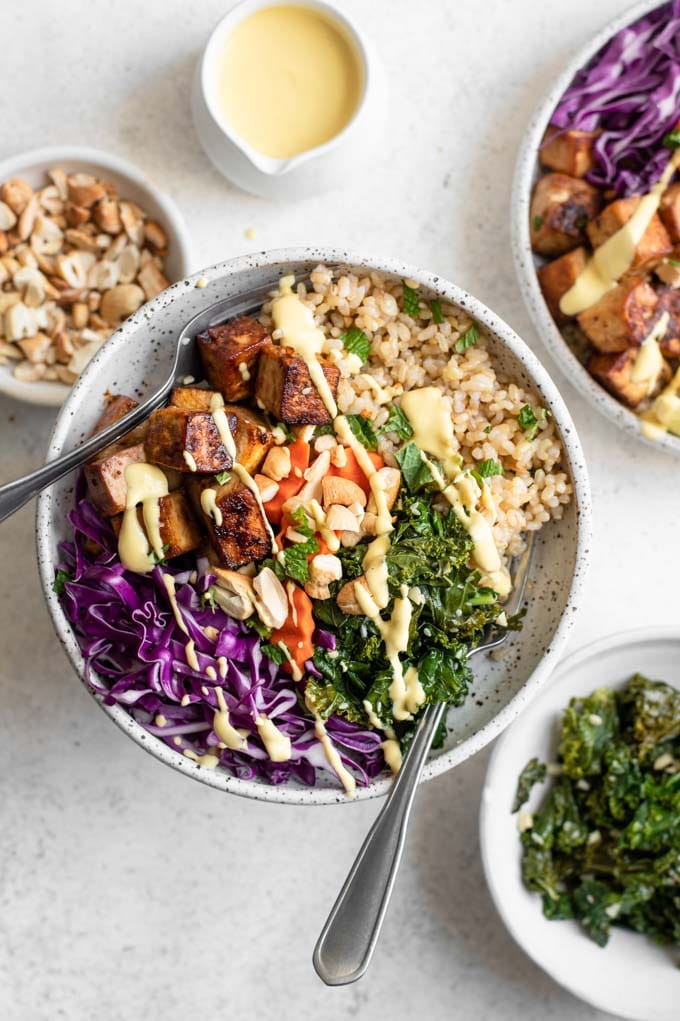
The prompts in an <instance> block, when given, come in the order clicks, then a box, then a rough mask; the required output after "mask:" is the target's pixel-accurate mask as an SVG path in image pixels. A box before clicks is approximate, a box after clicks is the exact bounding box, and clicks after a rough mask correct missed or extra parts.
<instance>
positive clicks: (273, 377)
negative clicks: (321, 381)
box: [255, 344, 340, 425]
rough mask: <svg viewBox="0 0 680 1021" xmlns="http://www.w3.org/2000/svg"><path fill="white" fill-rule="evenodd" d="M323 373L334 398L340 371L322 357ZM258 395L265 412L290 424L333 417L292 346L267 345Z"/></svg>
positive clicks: (322, 421)
mask: <svg viewBox="0 0 680 1021" xmlns="http://www.w3.org/2000/svg"><path fill="white" fill-rule="evenodd" d="M319 362H320V364H321V367H322V369H323V374H324V376H325V377H326V380H327V381H328V385H329V386H330V388H331V392H332V394H333V396H334V397H335V396H336V394H337V392H338V381H339V379H340V370H339V369H338V367H337V365H332V364H331V363H330V362H327V361H325V360H324V359H322V358H320V359H319ZM255 398H256V400H257V402H258V404H259V405H260V407H263V408H264V410H265V411H268V412H269V413H270V414H271V415H273V416H274V418H278V419H280V420H281V421H282V422H286V424H287V425H327V424H328V423H329V422H330V421H331V416H330V414H329V413H328V410H327V409H326V406H325V404H324V403H323V401H322V400H321V397H320V396H319V393H318V391H317V389H316V387H315V386H314V384H313V383H312V380H311V377H310V375H309V369H308V368H307V366H306V365H305V363H304V361H303V359H302V358H300V357H299V355H296V354H295V353H294V352H293V351H292V349H291V348H286V347H277V346H275V345H273V344H272V345H271V347H267V348H264V349H263V351H262V354H261V356H260V363H259V366H258V370H257V382H256V383H255Z"/></svg>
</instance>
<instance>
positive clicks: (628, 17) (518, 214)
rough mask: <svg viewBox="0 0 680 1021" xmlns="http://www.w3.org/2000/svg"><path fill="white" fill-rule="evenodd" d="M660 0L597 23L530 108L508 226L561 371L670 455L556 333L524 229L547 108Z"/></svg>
mask: <svg viewBox="0 0 680 1021" xmlns="http://www.w3.org/2000/svg"><path fill="white" fill-rule="evenodd" d="M661 6H662V4H660V3H659V2H658V0H651V2H650V0H644V2H643V3H639V4H636V5H635V6H634V7H631V8H629V9H628V10H627V11H626V12H625V13H624V14H621V15H619V16H618V17H617V18H615V19H614V20H613V21H610V22H609V23H608V24H607V25H606V26H605V27H604V28H603V29H601V30H600V31H599V32H598V33H597V34H596V35H595V36H593V37H592V38H591V40H590V41H589V42H588V44H587V45H586V46H584V47H583V49H581V50H579V52H578V53H577V55H576V56H575V57H574V58H573V60H571V61H570V63H569V64H568V65H567V67H566V68H565V69H564V71H563V72H562V74H561V75H560V77H559V78H558V79H557V80H556V82H555V83H554V84H553V86H552V87H551V89H550V91H549V92H548V94H547V95H546V96H545V98H544V99H543V100H542V101H541V103H540V105H539V106H538V107H537V109H536V111H535V112H534V114H533V116H532V118H531V120H530V121H529V126H528V128H527V132H526V134H525V136H524V138H523V140H522V144H521V146H520V150H519V154H518V157H517V165H516V167H515V176H514V181H513V186H512V201H511V204H510V208H511V232H512V254H513V260H514V263H515V272H516V274H517V279H518V281H519V285H520V289H521V291H522V296H523V298H524V302H525V304H526V306H527V309H528V311H529V315H530V316H531V319H532V322H533V324H534V326H535V327H536V330H537V332H538V334H539V336H540V337H541V339H542V340H543V341H544V343H545V344H546V346H547V347H548V349H549V351H550V352H551V354H552V355H553V356H554V358H555V360H556V361H557V362H558V364H559V365H560V366H561V368H562V370H563V371H564V373H565V375H566V376H567V378H568V379H569V381H570V382H571V383H572V385H573V386H574V387H575V388H576V389H577V390H578V391H579V392H580V393H582V394H583V396H584V397H585V398H586V399H587V400H588V401H590V403H591V404H592V405H593V407H595V408H596V409H597V410H598V411H599V412H600V413H601V414H602V415H604V416H605V417H606V418H608V419H609V420H610V421H611V422H613V423H614V425H616V426H618V427H619V428H620V429H623V430H625V431H626V432H627V433H630V434H631V435H633V436H635V437H636V438H637V439H638V440H640V441H641V442H642V443H644V444H646V445H647V446H650V447H655V448H656V449H657V450H659V449H661V450H664V451H666V452H668V453H669V454H672V455H674V456H675V457H680V438H679V437H676V436H673V435H671V434H666V435H665V436H663V437H661V438H660V439H658V440H652V439H648V438H647V437H646V436H644V435H643V433H642V431H641V423H640V419H639V418H638V417H637V415H635V414H634V413H633V412H632V411H630V410H629V409H628V408H626V407H624V405H623V404H620V403H619V402H618V401H617V400H616V398H615V397H612V396H611V394H609V393H607V391H606V390H605V389H604V387H602V386H600V384H599V383H597V382H596V381H595V380H594V379H593V377H592V376H591V375H590V373H589V372H588V370H587V369H586V367H585V366H584V365H583V364H582V362H581V361H580V360H579V359H578V357H577V356H576V354H575V353H574V352H573V351H572V349H571V347H570V346H569V344H568V343H567V341H566V340H565V339H564V337H563V336H562V333H561V331H560V329H559V327H558V326H557V325H556V323H555V320H554V319H553V317H552V316H551V314H550V312H549V310H548V306H547V305H546V303H545V300H544V298H543V294H542V293H541V288H540V286H539V283H538V277H537V275H536V265H537V263H536V260H535V258H534V254H533V252H532V250H531V241H530V235H529V210H530V206H531V193H532V191H533V187H534V184H535V182H536V180H537V178H538V176H539V173H540V169H539V163H538V150H539V147H540V144H541V139H542V138H543V133H544V131H545V129H546V128H547V126H548V122H549V120H550V117H551V115H552V112H553V110H554V109H555V107H556V106H557V103H558V102H559V100H560V98H561V97H562V95H563V94H564V92H565V90H566V89H567V87H568V85H569V84H570V82H571V80H572V78H573V77H574V75H575V74H576V72H577V71H579V70H580V69H581V68H582V67H583V66H584V64H586V63H587V62H588V61H589V60H590V58H591V57H593V56H594V55H595V53H597V51H598V50H599V49H600V47H601V46H603V45H604V44H605V43H606V42H608V40H609V39H611V37H612V36H613V35H614V34H615V33H616V32H618V31H619V29H621V28H624V27H625V26H626V25H629V24H631V23H632V22H634V21H637V20H638V18H641V17H644V15H645V14H648V13H649V11H652V10H654V9H655V8H657V7H661Z"/></svg>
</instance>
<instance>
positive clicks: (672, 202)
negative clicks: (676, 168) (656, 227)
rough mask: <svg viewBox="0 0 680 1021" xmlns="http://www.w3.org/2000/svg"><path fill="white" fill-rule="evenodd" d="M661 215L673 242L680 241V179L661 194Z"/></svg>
mask: <svg viewBox="0 0 680 1021" xmlns="http://www.w3.org/2000/svg"><path fill="white" fill-rule="evenodd" d="M659 216H660V217H661V219H662V221H663V225H664V227H665V228H666V230H667V231H668V236H669V237H670V239H671V241H672V242H673V244H678V242H680V181H676V182H675V183H674V184H670V185H669V186H668V188H666V190H665V192H664V193H663V195H662V196H661V202H660V204H659Z"/></svg>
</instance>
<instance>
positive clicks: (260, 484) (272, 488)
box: [253, 475, 279, 503]
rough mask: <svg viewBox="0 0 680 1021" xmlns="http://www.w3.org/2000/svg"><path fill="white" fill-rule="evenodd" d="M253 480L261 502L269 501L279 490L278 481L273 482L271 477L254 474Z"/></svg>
mask: <svg viewBox="0 0 680 1021" xmlns="http://www.w3.org/2000/svg"><path fill="white" fill-rule="evenodd" d="M253 481H254V483H255V485H256V486H257V488H258V489H259V491H260V499H261V500H262V503H269V501H270V500H273V499H274V497H275V496H276V494H277V493H278V491H279V484H278V482H274V480H273V479H269V478H267V476H266V475H255V476H253Z"/></svg>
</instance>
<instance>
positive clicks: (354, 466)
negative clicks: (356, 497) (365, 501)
mask: <svg viewBox="0 0 680 1021" xmlns="http://www.w3.org/2000/svg"><path fill="white" fill-rule="evenodd" d="M345 454H346V457H347V463H346V464H344V465H343V466H342V468H338V467H336V465H334V464H332V465H331V467H330V470H329V472H328V474H329V475H339V476H340V478H341V479H349V481H350V482H356V484H357V485H358V486H361V488H362V489H363V491H364V493H366V495H367V496H368V495H369V494H370V492H371V487H370V485H369V482H368V479H367V478H366V475H365V474H364V471H363V469H362V468H361V466H360V465H359V462H358V461H357V458H356V454H355V453H354V451H353V450H352V448H351V447H345ZM368 456H369V457H370V459H371V461H372V462H373V464H374V466H375V468H376V470H377V471H379V470H380V469H381V468H382V467H383V466H384V464H385V462H384V461H383V459H382V457H381V456H380V454H377V453H375V452H372V451H370V450H369V451H368Z"/></svg>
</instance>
